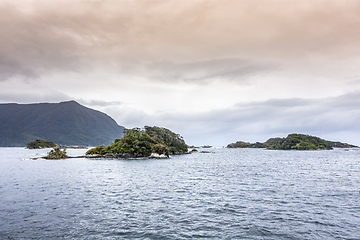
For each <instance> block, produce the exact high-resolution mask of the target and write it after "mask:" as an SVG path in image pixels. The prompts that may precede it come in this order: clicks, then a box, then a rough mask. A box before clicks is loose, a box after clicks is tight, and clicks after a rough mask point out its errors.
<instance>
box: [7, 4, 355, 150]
mask: <svg viewBox="0 0 360 240" xmlns="http://www.w3.org/2000/svg"><path fill="white" fill-rule="evenodd" d="M0 16H1V18H0V26H1V27H0V102H1V103H10V102H16V103H36V102H61V101H67V100H76V101H78V102H79V103H81V104H83V105H85V106H87V107H90V108H93V109H97V110H100V111H103V112H105V113H107V114H108V115H110V116H111V117H112V118H114V119H115V120H116V121H117V123H118V124H119V125H123V126H125V127H127V128H132V127H142V126H144V125H151V126H153V125H156V126H162V127H166V128H169V129H171V130H173V131H174V132H177V133H179V134H181V135H182V136H183V137H184V139H185V140H186V142H187V143H188V144H193V145H204V144H209V145H214V146H222V145H227V144H228V143H231V142H235V141H238V140H242V141H249V142H255V141H260V142H263V141H266V140H267V139H268V138H270V137H278V136H279V137H283V136H286V135H287V134H289V133H294V132H296V133H304V134H310V135H316V136H319V137H321V138H325V139H328V140H340V141H343V142H348V143H352V144H356V145H360V137H359V136H360V1H358V0H326V1H321V0H302V1H299V0H271V1H268V0H221V1H220V0H218V1H216V0H182V1H179V0H133V1H130V0H105V1H100V0H88V1H86V0H52V1H48V0H21V1H16V0H9V1H7V0H1V1H0Z"/></svg>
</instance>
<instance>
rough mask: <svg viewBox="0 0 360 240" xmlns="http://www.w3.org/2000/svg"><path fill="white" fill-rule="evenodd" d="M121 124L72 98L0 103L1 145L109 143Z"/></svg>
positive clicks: (119, 129)
mask: <svg viewBox="0 0 360 240" xmlns="http://www.w3.org/2000/svg"><path fill="white" fill-rule="evenodd" d="M123 130H124V127H122V126H119V125H118V124H117V123H116V122H115V120H114V119H112V118H111V117H110V116H108V115H106V114H105V113H102V112H100V111H96V110H93V109H90V108H87V107H84V106H82V105H80V104H79V103H77V102H75V101H68V102H61V103H37V104H16V103H9V104H0V147H15V146H21V147H22V146H26V144H27V143H28V142H30V141H34V140H36V139H44V140H48V141H52V142H54V143H56V144H60V145H84V146H98V145H108V144H110V143H112V142H113V141H114V139H115V138H121V137H123V135H124V134H123Z"/></svg>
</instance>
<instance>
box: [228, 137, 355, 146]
mask: <svg viewBox="0 0 360 240" xmlns="http://www.w3.org/2000/svg"><path fill="white" fill-rule="evenodd" d="M353 147H357V146H354V145H351V144H347V143H341V142H331V141H327V140H324V139H321V138H319V137H315V136H310V135H305V134H297V133H293V134H289V135H288V136H287V137H286V138H270V139H268V140H267V141H266V142H264V143H259V142H257V143H248V142H242V141H237V142H236V143H230V144H229V145H227V148H267V149H271V150H320V149H321V150H330V149H333V148H353Z"/></svg>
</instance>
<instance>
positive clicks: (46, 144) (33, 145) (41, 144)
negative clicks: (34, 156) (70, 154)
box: [26, 139, 56, 149]
mask: <svg viewBox="0 0 360 240" xmlns="http://www.w3.org/2000/svg"><path fill="white" fill-rule="evenodd" d="M54 147H56V144H55V143H53V142H50V141H46V140H41V139H36V140H35V141H33V142H29V143H28V144H26V148H28V149H39V148H54Z"/></svg>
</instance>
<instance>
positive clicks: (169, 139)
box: [86, 126, 188, 157]
mask: <svg viewBox="0 0 360 240" xmlns="http://www.w3.org/2000/svg"><path fill="white" fill-rule="evenodd" d="M187 151H188V146H187V145H186V143H185V141H184V139H183V138H182V137H181V136H180V135H179V134H176V133H174V132H172V131H170V130H169V129H166V128H162V127H156V126H154V127H149V126H145V127H144V128H143V129H141V128H133V129H125V130H124V137H123V138H121V139H115V141H114V143H112V144H110V145H109V146H97V147H95V148H92V149H90V150H89V151H87V152H86V155H113V156H119V157H121V156H125V157H126V156H129V157H148V156H150V155H151V153H158V154H165V155H169V154H183V153H187Z"/></svg>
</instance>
